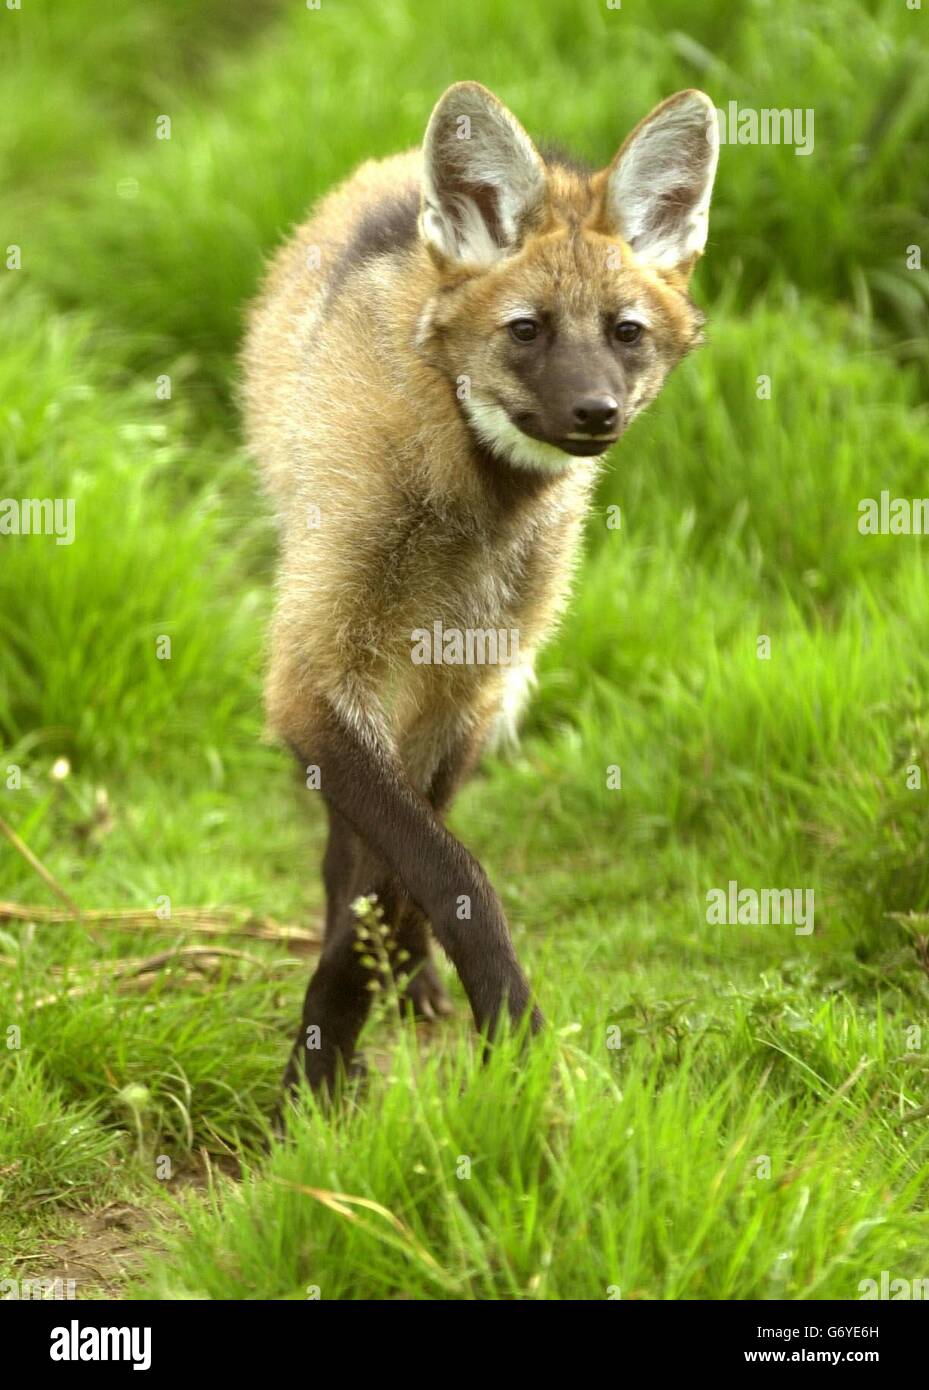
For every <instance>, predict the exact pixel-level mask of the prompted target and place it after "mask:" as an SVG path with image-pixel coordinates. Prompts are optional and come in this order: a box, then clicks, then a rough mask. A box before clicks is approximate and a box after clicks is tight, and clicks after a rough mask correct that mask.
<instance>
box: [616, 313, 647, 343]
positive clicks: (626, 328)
mask: <svg viewBox="0 0 929 1390" xmlns="http://www.w3.org/2000/svg"><path fill="white" fill-rule="evenodd" d="M641 336H642V325H641V324H640V323H635V322H634V321H633V320H632V319H623V320H622V322H621V323H618V324H617V325H616V327H615V328H614V329H613V337H614V338H615V339H616V341H617V342H618V343H637V342H638V341H639V339H640V338H641Z"/></svg>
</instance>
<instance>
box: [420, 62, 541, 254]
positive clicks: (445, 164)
mask: <svg viewBox="0 0 929 1390" xmlns="http://www.w3.org/2000/svg"><path fill="white" fill-rule="evenodd" d="M544 202H545V166H544V165H543V163H542V160H541V158H540V156H539V154H538V152H537V150H536V148H535V146H534V145H533V143H532V141H531V140H530V139H529V136H528V135H527V134H526V132H525V131H524V130H523V128H522V126H521V125H520V124H519V122H518V121H517V120H516V118H515V117H514V116H512V115H511V114H510V112H509V111H508V110H507V109H506V107H505V106H504V105H503V103H502V102H500V101H498V100H497V98H496V97H495V96H494V95H493V93H492V92H488V90H487V88H486V87H482V86H481V85H480V83H478V82H457V83H456V84H455V85H454V86H453V87H449V89H448V91H447V92H445V93H444V94H443V96H442V97H440V99H439V102H438V104H437V106H436V108H435V110H434V111H433V113H432V116H431V117H430V119H429V125H428V126H427V128H426V138H425V140H424V142H423V202H422V214H421V217H420V231H421V233H422V237H423V240H424V241H425V243H426V245H427V246H428V247H429V250H430V251H431V253H432V255H433V256H434V257H435V259H436V260H438V261H439V263H440V264H446V265H447V264H449V263H450V264H452V265H458V266H487V265H491V264H493V262H494V261H498V260H500V259H501V257H503V256H505V255H507V254H508V253H509V252H511V251H513V250H515V248H516V247H517V246H518V245H519V243H520V241H521V240H522V237H523V235H524V234H525V232H526V231H527V230H528V229H529V227H530V226H532V225H533V224H534V223H535V221H536V220H537V219H538V218H540V216H541V213H542V209H543V207H544Z"/></svg>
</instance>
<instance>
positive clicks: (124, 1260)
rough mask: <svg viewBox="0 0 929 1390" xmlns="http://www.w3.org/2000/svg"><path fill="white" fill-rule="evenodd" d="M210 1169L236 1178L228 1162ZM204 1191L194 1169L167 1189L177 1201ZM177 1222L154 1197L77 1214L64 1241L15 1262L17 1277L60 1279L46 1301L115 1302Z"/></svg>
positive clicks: (204, 1182) (174, 1213)
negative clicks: (101, 1299)
mask: <svg viewBox="0 0 929 1390" xmlns="http://www.w3.org/2000/svg"><path fill="white" fill-rule="evenodd" d="M213 1166H214V1168H217V1167H220V1168H221V1169H222V1171H223V1173H224V1176H229V1177H235V1176H237V1170H236V1169H235V1167H234V1165H233V1164H231V1163H229V1164H228V1165H227V1164H222V1165H220V1164H217V1163H215V1162H214V1165H213ZM208 1188H209V1182H208V1180H207V1178H206V1176H205V1175H204V1174H203V1173H202V1172H201V1171H199V1170H193V1169H192V1170H190V1171H188V1172H185V1173H182V1174H178V1176H177V1177H176V1178H175V1180H174V1181H173V1182H172V1184H171V1189H170V1190H171V1194H172V1195H173V1196H175V1197H177V1196H180V1195H181V1193H182V1192H183V1193H185V1194H186V1193H194V1194H196V1195H205V1194H206V1192H207V1191H208ZM179 1222H180V1217H179V1215H178V1212H177V1210H176V1208H175V1207H173V1206H171V1205H170V1204H169V1203H168V1202H166V1201H164V1200H161V1201H159V1200H158V1199H157V1197H156V1198H155V1200H152V1199H151V1198H149V1200H148V1201H147V1202H146V1203H145V1205H144V1206H142V1205H138V1206H137V1205H135V1204H134V1203H132V1202H126V1201H113V1202H107V1203H106V1205H105V1206H102V1207H97V1208H96V1209H95V1210H94V1211H88V1212H76V1213H75V1214H74V1217H73V1224H74V1227H75V1229H74V1231H73V1233H72V1234H71V1235H68V1236H66V1237H65V1238H64V1239H63V1240H57V1241H50V1242H49V1244H48V1248H47V1249H46V1250H45V1251H43V1252H42V1253H41V1254H35V1255H26V1256H21V1257H20V1258H19V1259H18V1260H15V1261H14V1266H15V1277H16V1278H17V1279H18V1280H19V1281H20V1282H21V1283H25V1282H26V1281H30V1282H35V1281H37V1280H42V1281H43V1283H44V1282H45V1281H47V1280H54V1281H60V1282H56V1284H55V1286H54V1287H55V1293H54V1294H51V1293H50V1294H48V1296H49V1297H59V1298H68V1297H73V1298H75V1299H78V1300H81V1299H99V1298H111V1299H119V1298H121V1297H122V1295H123V1292H124V1290H125V1288H126V1286H127V1285H128V1284H129V1283H130V1282H131V1281H132V1279H133V1278H134V1277H135V1276H136V1275H137V1274H138V1273H139V1271H140V1270H141V1268H142V1265H143V1264H144V1262H145V1261H146V1259H147V1258H148V1257H149V1256H150V1255H151V1254H152V1252H153V1251H157V1250H158V1249H159V1248H160V1247H161V1246H163V1245H164V1242H165V1238H166V1236H167V1235H168V1234H169V1233H170V1232H171V1230H172V1228H176V1227H177V1225H178V1224H179ZM69 1281H73V1283H70V1282H69Z"/></svg>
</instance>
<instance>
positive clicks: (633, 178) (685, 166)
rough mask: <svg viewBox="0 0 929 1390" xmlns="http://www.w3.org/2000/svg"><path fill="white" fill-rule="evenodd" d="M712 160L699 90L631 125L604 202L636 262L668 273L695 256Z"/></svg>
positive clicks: (715, 131)
mask: <svg viewBox="0 0 929 1390" xmlns="http://www.w3.org/2000/svg"><path fill="white" fill-rule="evenodd" d="M718 160H719V127H718V125H717V120H716V110H715V108H714V106H713V103H712V102H711V101H710V99H709V97H708V96H707V95H706V94H705V93H704V92H698V91H687V92H678V93H677V95H676V96H673V97H669V98H668V100H667V101H664V102H662V103H661V105H660V106H657V107H656V108H655V110H654V111H653V112H652V113H651V115H650V116H646V118H645V120H644V121H642V122H641V124H640V125H638V126H637V127H636V128H635V130H634V131H633V132H632V134H631V135H630V136H629V139H628V140H627V141H626V143H625V144H624V145H623V147H622V149H621V150H620V152H619V154H618V155H617V156H616V159H615V161H614V164H613V168H612V170H611V172H610V175H609V178H608V181H607V193H606V199H607V213H608V216H609V219H610V221H611V223H612V224H613V226H614V227H615V228H616V230H617V232H618V233H619V235H620V236H621V237H622V238H623V240H624V241H627V242H628V243H629V245H630V246H631V247H632V249H633V250H634V251H635V253H636V254H637V255H638V256H639V257H641V259H642V260H644V261H647V262H648V264H650V265H653V266H655V267H656V269H659V270H673V269H676V268H677V267H678V266H686V265H689V263H690V262H692V261H693V260H694V259H695V258H696V257H697V256H699V255H700V254H701V253H702V251H703V248H704V246H705V245H706V235H707V227H708V221H709V212H710V197H711V195H712V192H713V180H714V178H715V177H716V165H717V162H718Z"/></svg>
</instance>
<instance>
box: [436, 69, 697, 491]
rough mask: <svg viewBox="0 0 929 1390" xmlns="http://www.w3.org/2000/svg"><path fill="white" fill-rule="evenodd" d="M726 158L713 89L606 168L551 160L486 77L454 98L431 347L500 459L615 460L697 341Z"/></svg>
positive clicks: (666, 117) (440, 177)
mask: <svg viewBox="0 0 929 1390" xmlns="http://www.w3.org/2000/svg"><path fill="white" fill-rule="evenodd" d="M717 156H718V136H717V125H716V115H715V111H714V108H713V105H712V103H711V102H710V99H709V97H707V96H705V95H704V94H703V93H702V92H697V91H685V92H679V93H677V95H676V96H673V97H669V98H668V100H667V101H664V102H662V103H661V105H660V106H658V107H656V108H655V110H654V111H653V112H652V113H651V115H649V116H647V117H646V118H645V120H644V121H642V122H641V123H640V124H639V125H638V126H636V128H635V130H634V131H633V132H632V134H631V135H630V136H629V137H628V139H627V140H626V142H625V143H624V144H623V146H622V147H621V149H620V150H619V153H618V154H617V155H616V157H615V158H614V159H613V161H612V163H611V164H610V165H609V166H608V167H607V168H606V169H603V170H601V171H600V172H599V173H595V174H591V175H587V174H584V173H579V172H577V171H576V170H574V169H572V168H571V167H570V166H569V165H568V164H565V163H562V162H561V161H559V160H558V159H557V158H554V159H550V160H545V159H543V157H542V156H541V155H540V154H539V152H538V150H537V149H536V147H535V146H534V145H533V143H532V141H531V140H530V139H529V137H528V135H527V134H526V132H525V131H524V130H523V128H522V126H521V125H520V124H519V122H518V121H517V120H516V119H515V118H514V117H513V116H512V115H511V114H510V112H509V111H508V110H507V109H506V107H505V106H503V105H502V104H501V103H500V102H499V101H498V100H497V98H496V97H495V96H493V95H492V93H490V92H488V91H487V90H486V89H485V88H484V87H481V86H480V85H479V84H478V83H476V82H461V83H457V84H456V85H455V86H453V87H450V88H449V89H448V91H447V92H445V94H444V95H443V96H442V98H441V100H440V101H439V103H438V105H437V106H436V108H435V110H434V111H433V113H432V117H431V119H430V121H429V125H428V128H427V130H426V138H425V142H424V147H423V192H422V211H421V216H420V235H421V237H422V239H423V241H424V242H425V244H426V246H427V248H428V250H429V254H430V255H431V257H432V259H433V261H434V262H435V265H436V266H437V268H438V271H439V277H440V279H439V288H438V292H437V293H436V294H435V295H434V296H433V297H432V298H431V299H430V301H429V303H428V305H427V306H426V309H425V311H424V313H423V316H422V319H421V322H420V326H419V334H418V346H419V348H420V351H421V352H422V353H423V355H424V356H425V357H426V358H427V359H428V360H429V361H431V362H432V363H433V364H434V365H435V366H436V367H438V368H439V370H441V371H442V372H443V373H444V374H445V375H446V376H447V377H448V378H449V380H450V381H451V382H452V383H453V384H454V385H455V387H456V391H457V394H458V396H459V399H461V401H462V408H463V409H464V410H465V412H466V414H467V416H468V418H469V420H470V422H471V425H472V427H473V429H474V430H475V432H476V433H477V434H478V435H479V436H480V438H481V439H482V440H483V441H484V443H485V444H487V445H488V446H489V447H490V448H491V449H492V450H493V451H494V452H495V453H497V454H499V455H500V456H501V457H502V458H505V459H507V460H508V461H509V462H510V463H512V464H515V465H519V466H523V467H529V468H560V467H564V466H565V465H566V464H568V462H569V457H568V456H569V455H571V454H574V455H591V454H602V453H603V452H604V451H605V450H606V449H607V448H609V446H610V444H612V443H613V442H614V441H615V440H616V439H617V438H618V437H619V435H620V434H621V433H622V431H623V430H624V429H625V427H626V426H627V425H628V424H629V422H630V420H632V419H633V417H634V416H635V415H637V414H638V412H639V411H640V410H642V409H643V408H644V407H645V406H646V405H647V404H648V403H649V401H651V400H653V399H654V397H655V396H656V395H657V393H658V391H659V390H660V388H661V385H662V382H663V381H664V378H665V376H666V375H667V373H668V371H669V370H670V369H671V367H673V366H674V364H675V363H676V362H677V361H678V360H679V359H680V358H681V357H682V356H683V355H684V353H685V352H687V351H688V349H689V348H691V347H692V346H693V345H694V344H695V343H697V342H698V341H699V338H700V326H701V323H702V316H701V315H700V313H699V311H698V310H697V309H696V308H695V306H694V305H693V303H692V302H691V300H690V298H689V296H688V294H687V282H688V278H689V275H690V272H691V270H692V268H693V266H694V263H695V262H696V260H697V258H698V257H699V256H700V254H701V253H702V251H703V248H704V245H705V243H706V234H707V216H708V212H709V204H710V194H711V191H712V187H713V178H714V175H715V172H716V161H717Z"/></svg>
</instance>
